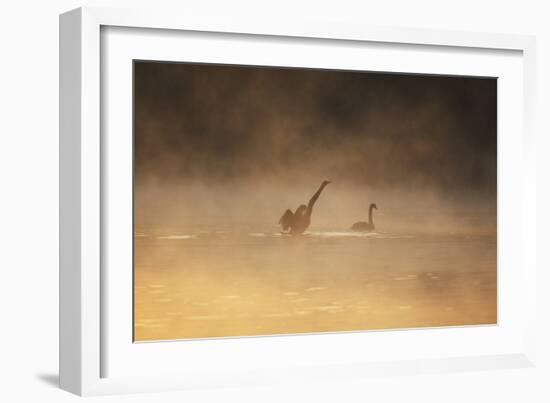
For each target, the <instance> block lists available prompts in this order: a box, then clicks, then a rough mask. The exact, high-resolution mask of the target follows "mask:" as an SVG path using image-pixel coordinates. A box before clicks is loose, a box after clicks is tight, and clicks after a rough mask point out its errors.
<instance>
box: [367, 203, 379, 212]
mask: <svg viewBox="0 0 550 403" xmlns="http://www.w3.org/2000/svg"><path fill="white" fill-rule="evenodd" d="M369 208H373V209H376V210H378V207H376V203H371V205H370V207H369Z"/></svg>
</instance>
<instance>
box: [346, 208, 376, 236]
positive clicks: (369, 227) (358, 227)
mask: <svg viewBox="0 0 550 403" xmlns="http://www.w3.org/2000/svg"><path fill="white" fill-rule="evenodd" d="M373 209H376V210H378V207H376V204H375V203H371V205H370V206H369V221H368V222H366V221H358V222H356V223H355V224H353V225H352V226H351V229H352V231H374V229H375V228H376V227H375V226H374V221H373V220H372V210H373Z"/></svg>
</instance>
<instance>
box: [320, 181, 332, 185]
mask: <svg viewBox="0 0 550 403" xmlns="http://www.w3.org/2000/svg"><path fill="white" fill-rule="evenodd" d="M329 183H330V181H323V183H322V186H326V185H328V184H329Z"/></svg>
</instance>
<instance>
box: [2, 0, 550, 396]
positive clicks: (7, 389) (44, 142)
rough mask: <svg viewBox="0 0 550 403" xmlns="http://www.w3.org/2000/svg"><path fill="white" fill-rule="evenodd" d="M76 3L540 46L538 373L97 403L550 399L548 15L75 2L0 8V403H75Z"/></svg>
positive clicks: (433, 8)
mask: <svg viewBox="0 0 550 403" xmlns="http://www.w3.org/2000/svg"><path fill="white" fill-rule="evenodd" d="M81 5H100V6H109V7H153V6H154V7H170V8H178V9H179V11H178V12H182V13H186V12H193V13H201V14H208V13H213V14H217V15H224V16H227V18H231V15H235V14H243V13H245V14H247V15H249V16H250V18H254V16H255V15H265V14H269V15H271V16H272V18H273V19H274V20H277V19H281V20H282V19H284V18H285V17H286V16H288V15H294V16H298V17H305V16H308V15H309V16H314V17H316V18H322V19H325V20H333V21H350V22H354V23H365V24H374V25H391V26H395V25H399V26H413V27H427V28H452V29H465V30H472V31H490V32H508V33H524V34H535V35H537V40H538V44H537V45H538V46H537V51H538V55H537V56H538V60H537V68H538V94H537V107H538V110H537V114H538V164H539V167H540V169H539V194H538V206H539V212H538V214H539V215H538V217H539V223H540V226H539V230H538V248H539V254H538V259H539V267H540V269H541V273H540V281H539V283H540V288H539V312H538V317H539V318H540V324H539V333H538V359H539V363H538V366H537V368H535V369H525V370H502V371H491V372H482V373H461V374H447V375H431V376H430V375H422V376H408V377H396V378H386V377H378V378H368V379H354V380H351V381H346V382H337V383H336V382H335V383H329V384H304V385H298V386H297V385H287V386H281V387H258V388H246V389H236V388H235V389H225V390H213V391H198V392H197V391H194V392H177V393H163V394H155V395H152V394H149V395H134V396H125V397H121V396H114V397H100V398H93V399H94V400H98V401H116V402H119V401H132V402H164V401H166V402H171V401H174V402H176V401H177V402H181V401H192V402H220V401H245V402H256V401H262V402H264V401H267V402H271V401H273V402H278V401H290V402H294V401H296V402H301V401H304V402H309V401H323V402H325V401H326V402H333V401H341V402H354V401H361V402H363V401H366V402H368V401H370V402H393V401H395V402H405V401H416V400H418V401H421V402H432V401H433V402H446V403H447V402H468V401H470V402H483V401H495V402H496V401H499V402H501V401H505V402H508V401H510V402H518V401H525V402H547V401H550V390H549V389H550V388H549V387H548V384H549V381H550V348H549V344H550V325H549V322H550V319H549V318H550V315H549V314H548V311H547V309H549V308H550V298H549V297H548V295H549V294H550V292H548V291H547V289H548V288H550V283H549V279H550V276H548V274H547V273H546V272H544V270H545V269H549V268H550V264H549V263H550V259H549V258H548V252H547V250H548V246H547V243H550V235H548V234H547V233H546V227H547V226H548V224H550V220H549V213H548V211H546V210H545V207H546V206H549V205H550V200H549V199H550V192H549V187H550V186H549V179H550V174H549V173H550V169H549V168H550V158H547V157H546V155H545V154H546V153H547V151H548V150H549V146H550V140H549V137H550V136H549V135H550V124H549V123H548V120H547V116H548V114H549V112H550V92H549V91H550V85H549V82H550V73H549V72H550V23H549V20H550V10H548V9H547V8H548V4H547V2H545V1H534V0H523V1H514V2H503V1H498V0H485V1H481V0H461V1H445V0H414V1H410V0H363V1H348V0H338V1H331V2H326V3H324V2H321V1H320V0H317V1H305V0H294V1H292V0H269V1H264V2H262V1H251V2H246V1H244V0H242V1H241V0H232V1H214V0H203V1H199V0H196V1H186V0H180V1H168V0H157V1H155V2H153V1H143V0H134V1H128V0H120V1H115V0H112V1H103V2H92V1H85V0H83V1H81V2H78V1H69V0H50V1H39V0H27V1H24V0H20V1H15V0H11V1H4V2H2V3H1V4H0V18H1V22H0V44H1V46H0V55H1V56H0V57H1V60H0V111H1V113H0V192H1V193H0V195H1V196H0V251H1V258H0V273H1V275H0V314H1V315H0V400H1V401H5V402H18V401H31V402H32V401H41V402H44V401H52V402H66V401H75V400H76V399H77V398H76V397H74V396H72V395H70V394H68V393H66V392H63V391H61V390H59V389H57V387H56V386H55V384H56V382H57V355H58V346H57V336H58V332H57V327H58V315H57V303H58V297H57V294H58V271H57V263H58V242H57V237H58V228H57V220H58V196H57V192H58V179H57V178H58V134H57V133H58V14H59V13H61V12H64V11H66V10H69V9H71V8H75V7H78V6H81Z"/></svg>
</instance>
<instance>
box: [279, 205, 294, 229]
mask: <svg viewBox="0 0 550 403" xmlns="http://www.w3.org/2000/svg"><path fill="white" fill-rule="evenodd" d="M292 221H294V213H293V212H292V211H290V210H289V209H287V210H286V211H285V212H284V214H283V215H282V217H281V218H280V219H279V224H281V225H282V226H283V231H287V230H288V229H289V228H290V227H291V226H292Z"/></svg>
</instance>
